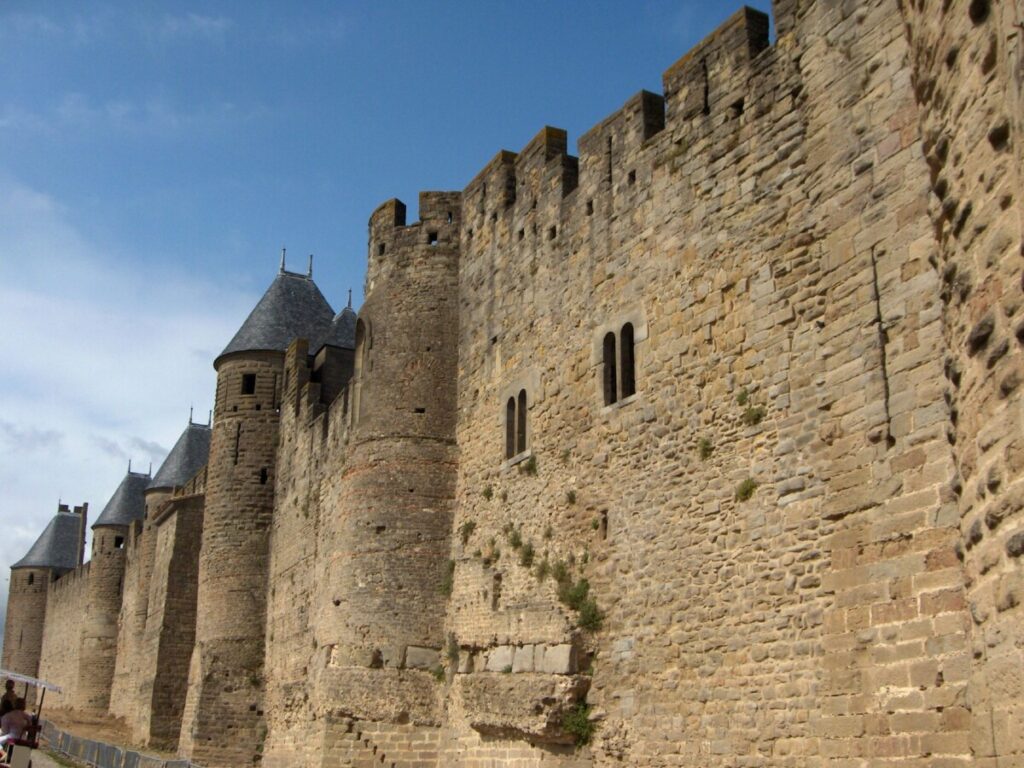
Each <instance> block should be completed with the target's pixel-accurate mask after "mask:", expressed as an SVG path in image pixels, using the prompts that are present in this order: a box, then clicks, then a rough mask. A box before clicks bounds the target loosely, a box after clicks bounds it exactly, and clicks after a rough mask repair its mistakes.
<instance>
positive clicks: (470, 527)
mask: <svg viewBox="0 0 1024 768" xmlns="http://www.w3.org/2000/svg"><path fill="white" fill-rule="evenodd" d="M475 530H476V521H475V520H467V521H466V522H464V523H463V524H462V525H460V526H459V538H461V539H462V545H463V546H465V545H466V544H467V543H468V542H469V537H470V536H472V535H473V531H475Z"/></svg>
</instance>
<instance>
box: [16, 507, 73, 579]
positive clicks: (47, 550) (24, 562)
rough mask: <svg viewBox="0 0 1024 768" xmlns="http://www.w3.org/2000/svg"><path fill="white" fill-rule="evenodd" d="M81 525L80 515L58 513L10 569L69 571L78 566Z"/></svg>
mask: <svg viewBox="0 0 1024 768" xmlns="http://www.w3.org/2000/svg"><path fill="white" fill-rule="evenodd" d="M81 524H82V518H81V516H80V515H76V514H73V513H71V512H58V513H57V514H56V515H54V516H53V518H52V519H51V520H50V522H49V524H48V525H47V526H46V528H45V529H43V532H42V533H41V534H40V535H39V538H38V539H36V543H35V544H33V545H32V547H31V549H29V551H28V553H27V554H26V555H25V556H24V557H23V558H21V560H19V561H18V562H16V563H15V564H14V565H12V566H11V568H53V569H55V570H60V571H70V570H71V569H73V568H74V567H75V566H77V565H78V544H79V540H80V538H81V536H82V532H81V529H80V528H79V526H80V525H81Z"/></svg>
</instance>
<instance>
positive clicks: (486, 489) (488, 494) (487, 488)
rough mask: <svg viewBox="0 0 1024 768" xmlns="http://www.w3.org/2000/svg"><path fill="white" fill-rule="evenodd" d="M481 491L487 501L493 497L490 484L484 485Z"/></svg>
mask: <svg viewBox="0 0 1024 768" xmlns="http://www.w3.org/2000/svg"><path fill="white" fill-rule="evenodd" d="M482 493H483V497H484V498H485V499H487V500H488V501H490V500H491V499H492V498H493V496H494V489H493V488H492V487H491V486H489V485H488V486H485V487H484V489H483V491H482Z"/></svg>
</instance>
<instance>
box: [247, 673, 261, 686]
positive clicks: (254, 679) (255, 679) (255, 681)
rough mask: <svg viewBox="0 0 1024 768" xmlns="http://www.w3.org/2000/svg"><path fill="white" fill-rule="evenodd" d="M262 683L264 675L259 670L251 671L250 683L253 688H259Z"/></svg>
mask: <svg viewBox="0 0 1024 768" xmlns="http://www.w3.org/2000/svg"><path fill="white" fill-rule="evenodd" d="M262 683H263V677H262V676H260V674H259V673H258V672H250V673H249V685H251V686H252V687H253V688H259V687H260V685H261V684H262Z"/></svg>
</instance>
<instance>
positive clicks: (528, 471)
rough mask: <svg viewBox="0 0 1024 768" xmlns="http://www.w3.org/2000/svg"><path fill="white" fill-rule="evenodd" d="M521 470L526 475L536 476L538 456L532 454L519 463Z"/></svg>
mask: <svg viewBox="0 0 1024 768" xmlns="http://www.w3.org/2000/svg"><path fill="white" fill-rule="evenodd" d="M519 471H520V472H521V473H523V474H524V475H529V476H530V477H534V476H535V475H536V474H537V457H536V456H531V457H530V458H528V459H527V460H526V461H524V462H523V463H522V464H520V465H519Z"/></svg>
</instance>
